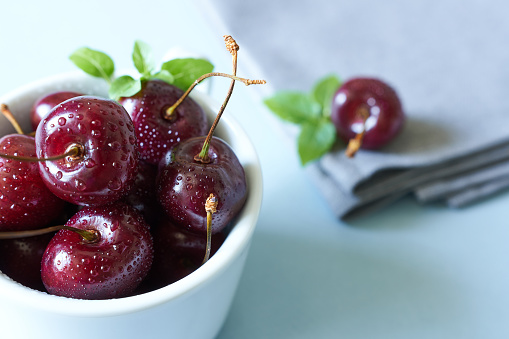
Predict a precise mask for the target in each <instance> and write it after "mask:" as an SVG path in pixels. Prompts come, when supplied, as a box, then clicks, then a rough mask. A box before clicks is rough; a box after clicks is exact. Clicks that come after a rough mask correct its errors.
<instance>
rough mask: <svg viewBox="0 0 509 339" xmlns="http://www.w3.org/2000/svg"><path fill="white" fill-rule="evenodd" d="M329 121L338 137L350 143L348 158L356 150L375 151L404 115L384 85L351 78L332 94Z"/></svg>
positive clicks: (397, 130)
mask: <svg viewBox="0 0 509 339" xmlns="http://www.w3.org/2000/svg"><path fill="white" fill-rule="evenodd" d="M331 119H332V122H333V123H334V125H335V126H336V130H337V133H338V135H339V136H340V137H341V138H342V139H343V140H345V141H346V142H349V141H351V144H350V146H349V150H347V155H350V156H353V154H355V152H356V151H357V149H358V148H359V147H360V148H364V149H378V148H381V147H383V146H384V145H386V144H387V143H388V142H389V141H391V140H392V139H393V138H394V137H395V136H396V135H397V134H398V133H399V131H400V130H401V128H402V126H403V123H404V120H405V116H404V112H403V109H402V105H401V102H400V100H399V98H398V95H397V94H396V92H395V91H394V89H392V88H391V87H390V86H389V85H387V84H386V83H385V82H383V81H381V80H378V79H374V78H353V79H351V80H349V81H347V82H345V83H344V84H343V85H342V86H341V87H340V88H339V89H338V90H337V92H336V93H335V95H334V97H333V101H332V111H331Z"/></svg>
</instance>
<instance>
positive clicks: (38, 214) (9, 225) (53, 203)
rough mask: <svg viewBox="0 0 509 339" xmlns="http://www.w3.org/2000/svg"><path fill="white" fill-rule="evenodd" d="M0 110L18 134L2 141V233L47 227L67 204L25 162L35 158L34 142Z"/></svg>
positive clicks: (29, 163) (6, 113)
mask: <svg viewBox="0 0 509 339" xmlns="http://www.w3.org/2000/svg"><path fill="white" fill-rule="evenodd" d="M0 109H1V112H2V114H4V116H6V117H7V118H8V120H10V121H11V123H12V125H13V127H14V128H15V129H16V130H17V131H18V133H19V134H10V135H6V136H4V137H2V138H0V231H1V230H3V231H18V230H25V229H30V228H40V227H44V226H46V225H47V224H48V223H50V222H51V221H52V220H54V219H55V218H57V216H58V215H59V214H60V213H61V212H62V211H63V209H64V206H65V202H64V201H63V200H61V199H59V198H57V197H56V196H55V195H54V194H53V193H51V192H50V190H49V189H48V188H47V187H46V185H45V183H44V182H43V179H42V178H41V175H40V174H39V169H38V166H37V164H34V163H33V162H28V161H25V160H30V161H31V160H33V159H36V148H35V139H34V138H33V137H32V136H28V135H24V134H22V133H23V130H22V129H21V127H19V124H18V122H17V121H16V119H15V118H14V116H13V115H12V113H11V112H10V110H9V109H8V107H7V106H6V105H1V107H0ZM20 160H21V161H20Z"/></svg>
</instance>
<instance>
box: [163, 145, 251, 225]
mask: <svg viewBox="0 0 509 339" xmlns="http://www.w3.org/2000/svg"><path fill="white" fill-rule="evenodd" d="M204 141H205V137H199V138H192V139H188V140H186V141H183V142H181V143H180V144H178V145H176V146H175V147H174V148H172V149H171V150H170V151H169V152H168V154H167V155H166V157H165V158H164V159H163V160H161V164H160V166H159V175H158V181H157V182H158V185H157V189H158V198H159V202H160V203H161V206H162V207H163V209H164V211H165V212H166V214H167V216H168V217H169V218H170V220H171V221H172V222H174V223H175V225H177V226H178V227H182V228H184V229H187V230H189V231H192V232H198V233H202V234H203V233H206V228H207V213H206V211H205V207H204V206H205V202H206V201H207V198H208V197H209V195H210V194H211V193H212V194H214V195H215V196H216V198H217V200H218V205H217V212H216V213H214V214H213V215H212V233H217V232H219V231H221V230H222V229H223V228H225V227H226V225H228V223H229V222H230V221H231V220H232V219H233V217H235V216H236V215H237V214H238V212H239V211H240V209H241V208H242V206H243V205H244V202H245V201H246V197H247V184H246V177H245V173H244V168H243V167H242V165H241V164H240V162H239V160H238V158H237V156H236V155H235V153H234V152H233V150H232V149H231V148H230V146H228V144H226V143H225V142H224V141H223V140H221V139H219V138H216V137H213V138H212V139H211V142H210V148H209V152H208V156H209V159H210V162H209V163H202V162H200V161H197V160H195V156H196V155H197V154H199V153H200V150H201V149H202V146H203V143H204Z"/></svg>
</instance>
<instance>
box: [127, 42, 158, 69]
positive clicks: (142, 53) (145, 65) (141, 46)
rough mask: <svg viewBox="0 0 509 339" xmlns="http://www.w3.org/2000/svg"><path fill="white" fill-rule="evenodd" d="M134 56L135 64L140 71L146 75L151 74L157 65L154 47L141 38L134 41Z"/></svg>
mask: <svg viewBox="0 0 509 339" xmlns="http://www.w3.org/2000/svg"><path fill="white" fill-rule="evenodd" d="M132 57H133V63H134V66H135V67H136V69H137V70H138V72H140V74H142V75H144V76H149V75H150V72H152V70H153V69H154V67H155V62H154V56H153V54H152V48H150V46H149V45H148V44H147V43H145V42H143V41H141V40H136V41H135V42H134V49H133V55H132Z"/></svg>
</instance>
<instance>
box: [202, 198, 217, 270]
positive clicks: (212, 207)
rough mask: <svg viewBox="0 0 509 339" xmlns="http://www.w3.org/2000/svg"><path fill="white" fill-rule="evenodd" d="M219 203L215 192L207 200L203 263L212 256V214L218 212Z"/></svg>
mask: <svg viewBox="0 0 509 339" xmlns="http://www.w3.org/2000/svg"><path fill="white" fill-rule="evenodd" d="M218 203H219V201H218V200H217V198H216V196H215V195H214V194H213V193H210V195H209V197H208V198H207V200H206V201H205V211H206V212H207V245H206V246H205V257H204V258H203V262H202V265H203V264H205V263H206V262H207V261H208V260H209V258H210V252H211V247H212V214H214V213H216V212H217V205H218Z"/></svg>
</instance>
